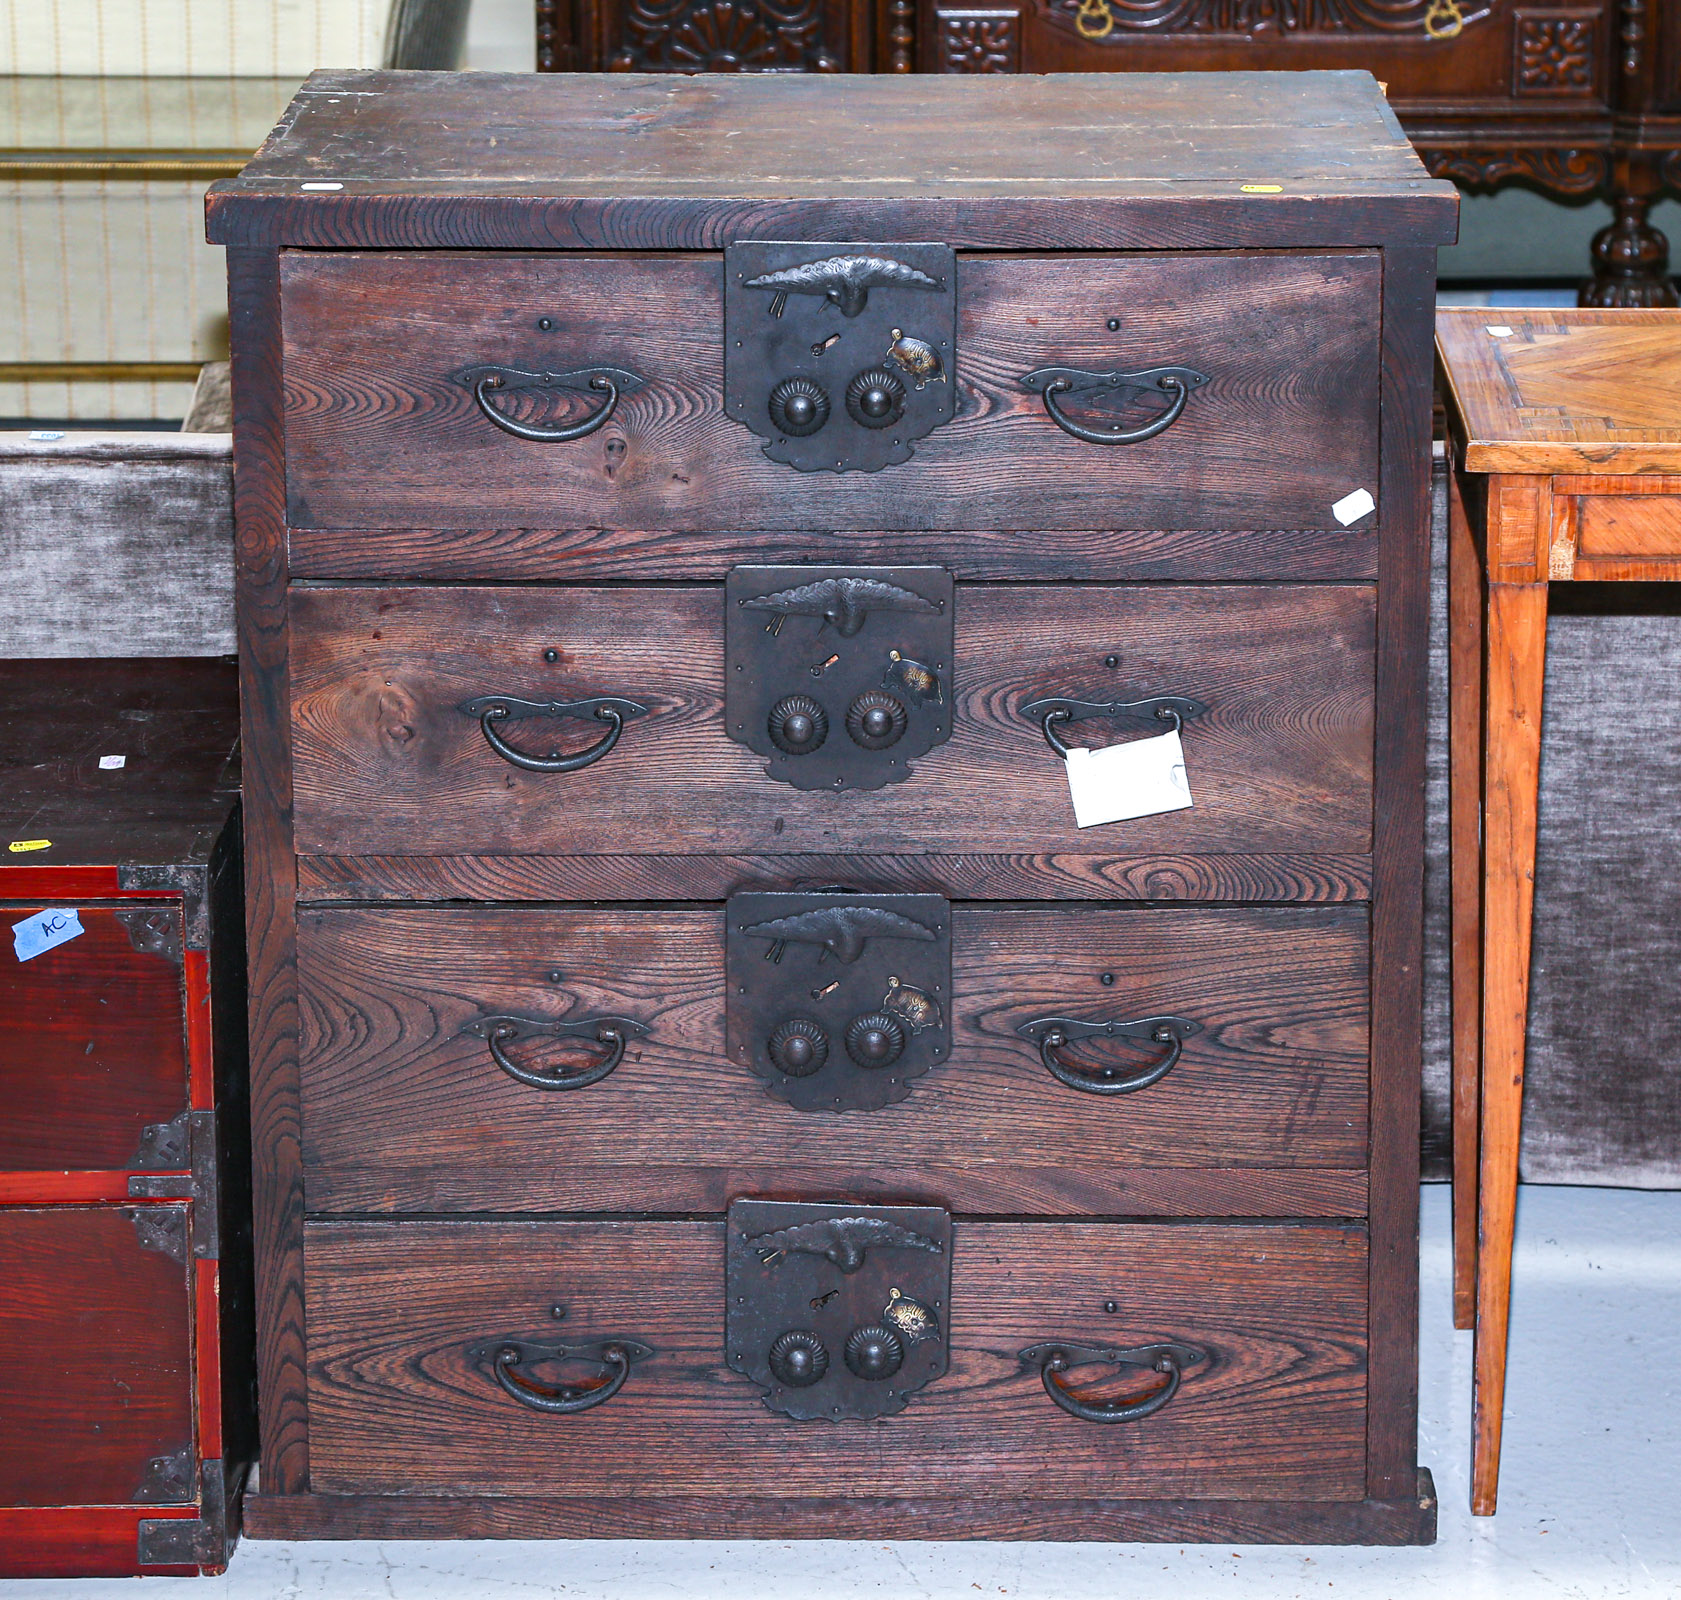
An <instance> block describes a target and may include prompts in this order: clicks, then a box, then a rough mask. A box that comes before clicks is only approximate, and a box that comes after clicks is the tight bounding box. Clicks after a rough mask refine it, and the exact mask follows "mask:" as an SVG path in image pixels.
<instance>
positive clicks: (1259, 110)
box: [209, 73, 1455, 1543]
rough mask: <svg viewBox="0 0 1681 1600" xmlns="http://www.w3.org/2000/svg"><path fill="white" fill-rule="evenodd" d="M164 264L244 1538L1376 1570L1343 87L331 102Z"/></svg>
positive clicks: (1378, 614)
mask: <svg viewBox="0 0 1681 1600" xmlns="http://www.w3.org/2000/svg"><path fill="white" fill-rule="evenodd" d="M209 206H210V223H211V226H210V232H211V237H212V238H213V239H214V240H216V241H218V242H221V243H224V244H226V245H227V246H228V247H229V267H230V272H231V279H232V318H233V349H234V387H235V404H236V452H237V464H238V472H237V495H238V524H239V528H238V536H239V572H240V627H241V649H242V653H243V671H244V716H245V737H246V756H245V762H246V765H245V774H246V808H247V838H248V841H249V844H248V850H249V860H248V874H249V882H250V939H251V979H252V997H253V998H252V1019H253V1074H254V1077H253V1086H252V1087H253V1113H254V1136H255V1162H256V1191H257V1195H256V1238H257V1249H258V1290H259V1323H260V1330H259V1365H260V1376H261V1385H260V1386H261V1399H262V1460H261V1481H260V1492H258V1493H257V1494H256V1495H254V1496H253V1497H252V1498H251V1500H250V1502H249V1504H248V1507H247V1512H246V1525H247V1527H248V1529H249V1530H250V1531H251V1532H252V1533H254V1534H258V1535H264V1534H267V1535H271V1536H290V1535H323V1534H345V1535H357V1536H368V1537H381V1536H388V1535H411V1536H438V1535H448V1534H462V1535H491V1534H495V1535H512V1534H517V1535H573V1536H576V1535H603V1536H607V1535H616V1536H636V1535H653V1536H669V1535H719V1536H724V1535H728V1536H736V1537H739V1536H743V1535H760V1536H765V1537H774V1538H786V1537H796V1536H823V1537H848V1536H860V1537H871V1538H893V1537H910V1536H931V1537H942V1538H949V1537H956V1536H974V1537H1035V1538H1041V1537H1043V1538H1070V1539H1136V1538H1146V1539H1147V1538H1164V1539H1173V1540H1187V1539H1199V1538H1208V1539H1220V1540H1269V1539H1283V1540H1326V1541H1330V1540H1336V1541H1364V1542H1372V1543H1398V1542H1410V1541H1418V1540H1425V1539H1428V1538H1430V1537H1431V1536H1432V1532H1433V1528H1434V1500H1433V1495H1432V1493H1431V1490H1430V1486H1429V1479H1428V1477H1427V1475H1425V1474H1424V1473H1422V1472H1421V1471H1420V1470H1419V1468H1418V1465H1417V1461H1416V1448H1415V1393H1416V1383H1415V1319H1416V1249H1415V1239H1416V1206H1417V1188H1416V1182H1417V1147H1418V1109H1417V1090H1418V1081H1417V1080H1418V1068H1419V1060H1418V1056H1419V941H1420V929H1419V919H1420V876H1421V853H1422V839H1421V832H1422V777H1423V761H1424V752H1423V676H1424V652H1423V646H1424V632H1425V571H1426V561H1425V558H1426V545H1427V537H1428V536H1427V522H1426V486H1427V467H1428V452H1429V423H1430V394H1429V376H1430V327H1431V315H1432V289H1433V275H1434V262H1435V247H1436V246H1437V245H1438V244H1439V243H1441V242H1443V241H1445V240H1447V239H1449V238H1450V237H1451V236H1452V233H1453V229H1454V208H1455V201H1454V198H1453V194H1452V191H1451V190H1450V189H1449V188H1448V187H1447V186H1446V185H1445V184H1440V183H1436V182H1433V181H1431V180H1430V179H1429V178H1428V177H1427V176H1426V175H1425V173H1424V171H1423V169H1422V168H1421V167H1420V166H1419V164H1418V162H1417V160H1416V159H1415V158H1414V156H1413V155H1412V153H1411V151H1410V150H1409V149H1408V147H1407V145H1406V143H1405V141H1404V140H1403V139H1402V138H1401V137H1400V134H1399V132H1398V130H1397V128H1396V125H1395V123H1394V120H1393V118H1392V117H1391V116H1390V115H1389V114H1388V111H1387V109H1386V107H1385V106H1384V103H1383V101H1382V99H1381V97H1380V95H1379V93H1378V90H1377V87H1376V85H1375V84H1374V83H1373V82H1372V80H1371V79H1370V78H1369V77H1367V76H1366V75H1364V74H1361V73H1300V74H1287V75H1286V74H1280V75H1277V76H1271V75H1248V74H1234V75H1230V76H1199V77H1182V78H1181V77H1167V76H1164V77H1157V76H1150V75H1138V76H1130V75H1116V76H1106V77H1095V76H1094V77H1081V76H1065V77H1060V78H1016V79H974V80H963V79H954V80H943V81H930V80H926V79H924V80H893V79H884V78H877V79H828V80H824V79H788V78H781V79H777V78H757V79H748V78H710V79H698V78H697V79H672V78H646V77H635V76H615V77H600V78H596V77H588V76H580V77H574V78H535V77H530V78H498V77H486V76H482V75H477V74H468V75H460V76H450V75H428V74H417V73H410V74H381V73H367V74H358V73H318V74H317V75H316V76H315V77H313V78H312V79H311V80H310V81H309V83H308V84H307V85H306V86H305V87H304V89H303V90H302V91H301V93H300V94H299V96H298V98H297V100H296V102H295V103H294V104H293V106H292V108H291V109H290V110H289V111H288V113H287V115H286V118H285V120H284V121H283V122H282V124H281V125H280V127H279V128H278V129H277V130H276V132H275V134H274V136H273V137H272V138H271V139H270V141H269V142H268V144H267V145H265V146H264V148H263V150H262V152H261V153H260V154H259V155H258V157H257V158H256V159H255V160H254V161H253V162H252V164H251V165H250V166H249V167H247V168H246V170H245V173H244V175H243V176H242V177H240V178H239V179H237V180H234V181H231V182H228V183H223V184H219V185H217V186H216V187H215V189H214V190H213V191H212V193H211V197H210V201H209ZM1076 805H1078V815H1077V814H1076ZM1082 823H1084V824H1086V825H1084V826H1082V825H1080V824H1082Z"/></svg>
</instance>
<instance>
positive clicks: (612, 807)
mask: <svg viewBox="0 0 1681 1600" xmlns="http://www.w3.org/2000/svg"><path fill="white" fill-rule="evenodd" d="M721 602H722V595H721V591H720V590H718V589H716V588H712V587H689V588H657V587H648V588H636V589H610V590H589V589H550V590H531V589H449V590H442V591H438V590H418V589H384V590H364V589H348V588H333V589H297V590H294V592H293V595H292V608H291V623H292V649H293V660H292V683H293V700H292V713H293V716H292V726H293V738H294V744H295V751H294V761H295V791H294V804H295V826H296V830H297V847H298V849H299V851H300V852H301V853H303V854H324V855H354V854H359V853H363V852H366V853H369V854H375V855H386V854H392V853H401V854H416V855H428V854H443V855H466V854H501V853H511V854H519V853H525V852H531V853H535V854H570V853H578V854H611V853H614V852H622V851H635V852H641V851H649V852H663V853H665V854H667V855H678V856H680V855H684V854H687V853H689V852H696V853H701V854H706V853H713V852H725V853H735V852H740V853H772V854H781V853H784V852H789V853H795V854H799V853H827V852H830V851H834V850H837V849H838V848H839V847H840V846H842V845H843V844H844V846H845V847H846V848H847V849H849V850H850V851H854V852H857V853H859V854H882V855H896V854H905V853H915V852H918V851H921V850H929V849H935V850H938V849H945V850H953V849H961V850H963V851H973V852H990V851H1015V850H1019V849H1020V848H1021V846H1022V845H1023V844H1024V843H1026V842H1031V843H1032V844H1033V845H1034V846H1035V847H1036V848H1040V849H1047V850H1056V851H1065V852H1068V853H1070V854H1076V855H1083V854H1088V853H1097V852H1112V851H1114V850H1115V849H1116V848H1117V846H1118V845H1120V843H1121V841H1122V840H1124V841H1125V843H1126V848H1127V850H1128V852H1129V853H1131V852H1133V851H1137V852H1138V853H1140V854H1142V853H1145V852H1149V851H1163V852H1165V853H1168V854H1173V855H1177V854H1186V853H1192V854H1194V853H1198V852H1219V851H1225V850H1232V851H1238V852H1244V851H1259V852H1271V851H1280V852H1292V851H1309V852H1313V851H1326V852H1351V853H1360V852H1364V851H1365V850H1367V849H1368V848H1369V847H1370V838H1371V772H1372V715H1373V713H1372V651H1373V593H1372V591H1371V590H1369V589H1364V588H1356V587H1348V588H1344V587H1334V586H1326V587H1320V588H1311V589H1283V588H1278V589H1246V588H1242V587H1237V586H1232V587H1229V588H1219V589H1193V588H1184V589H1167V588H1161V589H1155V588H1150V589H1105V588H1099V587H1078V588H1066V589H1055V588H1048V587H1047V588H1025V587H1024V588H1011V587H1004V586H999V587H988V588H976V587H971V588H968V589H965V590H963V591H961V592H960V593H959V596H958V600H957V607H956V609H957V618H956V658H955V662H954V680H955V702H956V716H955V722H954V729H953V733H952V737H951V739H950V741H949V742H948V743H946V744H944V745H942V746H939V747H937V748H936V749H934V750H933V751H932V752H931V753H930V754H928V755H927V756H924V757H920V758H918V759H917V761H916V763H915V770H914V772H913V773H912V775H911V776H910V777H909V778H908V779H906V780H905V781H903V782H900V783H897V784H891V785H889V786H888V787H887V788H885V789H881V790H876V791H872V792H848V793H843V794H838V795H837V794H829V793H814V792H810V791H800V790H795V789H793V788H791V787H789V786H788V785H786V784H783V783H778V782H775V781H773V780H770V779H768V778H766V776H765V775H764V762H763V760H762V759H761V758H759V757H756V756H754V755H753V754H752V753H751V752H750V751H748V750H747V749H746V747H745V746H742V745H739V744H735V743H733V742H732V741H730V740H729V739H728V738H727V737H726V735H725V732H724V728H723V726H722V712H723V676H724V661H723V646H722V632H723V630H722V625H721V624H722V618H721V616H720V614H719V613H720V609H721ZM803 620H804V619H802V621H803ZM545 650H552V651H555V652H556V653H557V655H558V657H559V659H558V660H557V661H556V662H555V663H552V664H550V663H547V662H545V660H544V652H545ZM1106 652H1109V653H1113V654H1114V655H1115V658H1116V660H1117V663H1118V666H1117V668H1116V669H1115V670H1113V671H1110V670H1107V669H1106V668H1105V665H1104V662H1105V654H1106ZM791 687H792V686H791ZM563 690H564V692H565V694H566V695H568V696H573V695H578V694H585V693H589V694H604V693H611V694H622V695H629V696H631V697H632V698H634V699H637V700H639V701H641V702H642V703H644V704H647V705H649V706H651V707H652V708H653V714H652V715H650V716H648V717H645V718H639V719H637V720H636V721H634V722H632V723H630V724H629V725H628V726H627V729H626V732H625V735H624V737H623V738H622V739H621V740H620V742H619V745H618V747H617V749H616V750H615V751H614V752H613V754H612V755H611V756H609V757H608V758H607V759H605V760H603V761H600V762H598V763H596V764H595V765H593V766H591V767H588V768H586V769H585V770H583V771H581V772H575V773H567V774H559V775H555V774H533V773H526V772H522V771H518V770H516V769H515V768H513V767H512V766H510V765H509V764H508V763H506V762H505V761H503V760H502V759H501V758H500V757H498V756H497V755H496V754H495V753H494V752H493V751H491V750H490V749H489V748H488V746H487V745H486V743H485V741H484V739H483V737H482V736H481V734H480V731H479V728H478V725H477V722H476V720H475V719H473V718H470V717H467V716H464V715H462V714H461V713H460V712H459V711H458V710H457V709H456V708H457V707H458V706H459V705H460V704H461V703H462V702H463V701H465V700H467V699H469V698H470V697H472V696H475V695H482V694H493V693H505V694H521V695H540V696H542V697H548V696H550V695H558V694H560V693H561V692H562V691H563ZM1053 693H1061V694H1072V693H1090V694H1092V695H1094V696H1097V697H1099V698H1102V699H1105V700H1107V699H1112V698H1117V697H1122V696H1124V697H1126V698H1132V697H1134V696H1141V695H1150V694H1170V693H1171V694H1189V695H1194V696H1195V697H1197V698H1198V699H1200V700H1202V701H1204V702H1206V703H1207V704H1208V705H1209V706H1211V707H1212V710H1211V711H1210V712H1209V713H1208V714H1207V715H1206V716H1204V717H1201V718H1199V719H1198V720H1197V721H1196V722H1194V723H1192V724H1191V725H1190V727H1189V728H1188V730H1187V732H1186V735H1185V750H1186V759H1187V764H1188V768H1189V775H1190V784H1191V792H1192V794H1193V796H1194V797H1195V798H1196V804H1195V805H1194V806H1193V807H1192V808H1191V809H1189V810H1182V811H1177V812H1174V813H1171V814H1170V815H1168V816H1165V817H1154V818H1146V819H1141V820H1138V821H1135V822H1130V823H1122V824H1118V825H1114V826H1110V827H1103V828H1092V829H1086V830H1083V831H1082V830H1079V829H1077V828H1075V827H1074V825H1073V817H1072V808H1071V807H1070V805H1069V800H1068V790H1067V782H1066V778H1065V775H1064V770H1063V767H1062V765H1061V763H1060V762H1059V761H1058V760H1057V759H1056V757H1055V756H1054V755H1052V754H1051V753H1050V752H1049V751H1048V750H1047V749H1046V747H1045V743H1044V740H1043V738H1042V737H1041V736H1040V730H1039V728H1038V726H1037V724H1035V723H1032V722H1029V721H1027V720H1026V719H1024V718H1023V717H1021V716H1020V715H1019V714H1018V713H1017V710H1016V707H1018V706H1019V705H1021V704H1023V703H1025V702H1027V701H1029V700H1031V699H1033V698H1034V697H1036V696H1039V695H1045V694H1053ZM832 720H833V718H832ZM573 726H574V727H575V726H576V725H573ZM1088 726H1090V727H1091V730H1092V731H1091V735H1090V736H1091V737H1092V738H1093V740H1094V742H1097V741H1105V740H1106V738H1107V737H1110V736H1111V735H1106V734H1105V733H1104V732H1102V731H1100V730H1099V729H1098V728H1097V727H1096V726H1095V725H1088ZM528 737H529V736H528ZM567 737H576V735H575V734H571V735H567Z"/></svg>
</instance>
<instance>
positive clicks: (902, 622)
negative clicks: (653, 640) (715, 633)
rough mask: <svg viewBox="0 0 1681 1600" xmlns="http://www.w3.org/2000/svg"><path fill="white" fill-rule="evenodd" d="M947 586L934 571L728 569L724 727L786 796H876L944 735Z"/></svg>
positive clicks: (947, 720)
mask: <svg viewBox="0 0 1681 1600" xmlns="http://www.w3.org/2000/svg"><path fill="white" fill-rule="evenodd" d="M955 605H956V589H955V587H954V585H953V583H952V579H951V574H950V573H949V572H947V571H945V569H944V568H942V567H815V566H813V567H737V568H735V569H734V571H732V572H731V573H730V576H729V581H728V582H727V583H726V584H725V589H724V611H725V616H724V650H725V656H726V661H725V668H724V726H725V728H726V730H727V731H728V733H729V736H730V737H731V738H732V739H734V740H735V741H736V742H737V743H738V744H744V745H746V746H747V747H748V749H750V750H755V751H757V752H758V753H759V754H760V755H762V756H764V757H766V758H767V765H766V767H765V772H766V773H767V774H768V775H769V776H770V777H772V778H775V779H777V780H778V781H779V782H782V783H789V784H792V785H793V786H794V787H795V788H796V789H830V790H844V789H879V788H881V787H883V785H885V784H889V783H898V782H899V781H901V780H902V779H904V778H907V777H909V776H910V774H911V770H912V768H911V763H912V761H913V760H914V759H915V758H916V757H917V756H920V755H925V754H926V753H927V752H928V751H929V750H931V749H933V747H934V746H935V745H937V744H943V743H944V742H945V740H946V739H947V738H949V737H950V734H951V726H952V714H953V706H954V696H953V695H952V694H951V693H950V682H951V668H952V642H953V611H954V609H955Z"/></svg>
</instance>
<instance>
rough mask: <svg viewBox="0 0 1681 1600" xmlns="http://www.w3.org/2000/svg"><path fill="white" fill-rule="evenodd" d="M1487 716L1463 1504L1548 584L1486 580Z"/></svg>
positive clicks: (1489, 1478) (1494, 1230)
mask: <svg viewBox="0 0 1681 1600" xmlns="http://www.w3.org/2000/svg"><path fill="white" fill-rule="evenodd" d="M1486 639H1487V644H1486V650H1485V662H1484V673H1485V679H1484V682H1485V688H1484V704H1485V715H1484V722H1483V763H1484V764H1483V905H1482V915H1483V941H1482V943H1483V948H1482V987H1483V1016H1482V1022H1483V1029H1482V1032H1483V1039H1482V1140H1481V1151H1480V1160H1479V1172H1478V1186H1477V1187H1478V1238H1477V1333H1476V1373H1475V1383H1474V1389H1473V1399H1472V1447H1471V1510H1472V1512H1473V1513H1474V1514H1476V1515H1477V1516H1490V1515H1492V1514H1493V1512H1494V1505H1495V1491H1496V1486H1497V1484H1498V1481H1499V1475H1500V1429H1501V1420H1502V1414H1503V1410H1504V1406H1505V1397H1506V1329H1507V1316H1508V1311H1509V1308H1510V1302H1511V1287H1512V1226H1513V1222H1514V1220H1515V1217H1516V1213H1517V1189H1518V1140H1519V1135H1520V1133H1521V1131H1522V1126H1523V1048H1524V1027H1525V1022H1526V1020H1527V1014H1528V1009H1529V943H1530V919H1531V913H1532V910H1533V905H1534V890H1535V812H1536V796H1537V788H1538V780H1539V777H1540V768H1541V685H1542V678H1543V674H1544V669H1545V666H1546V653H1547V586H1546V584H1545V583H1532V584H1504V583H1490V584H1489V586H1488V609H1487V635H1486Z"/></svg>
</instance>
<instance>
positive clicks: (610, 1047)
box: [463, 1017, 648, 1089]
mask: <svg viewBox="0 0 1681 1600" xmlns="http://www.w3.org/2000/svg"><path fill="white" fill-rule="evenodd" d="M647 1031H648V1029H647V1027H646V1026H645V1025H644V1024H642V1023H640V1022H635V1021H633V1020H632V1019H631V1018H629V1017H580V1018H578V1019H577V1020H575V1021H569V1020H562V1021H560V1022H538V1021H534V1020H532V1019H531V1018H530V1017H480V1018H479V1019H478V1020H477V1021H476V1022H472V1023H469V1024H468V1025H467V1027H466V1028H465V1029H464V1030H463V1032H465V1033H469V1034H472V1035H473V1036H474V1037H476V1038H480V1039H483V1040H484V1041H485V1043H486V1045H487V1046H488V1047H489V1049H490V1059H491V1060H492V1061H494V1062H495V1063H496V1065H497V1066H498V1067H500V1068H501V1069H502V1071H504V1072H505V1073H507V1075H508V1076H509V1077H510V1078H512V1079H513V1080H514V1081H515V1082H516V1083H523V1084H525V1085H526V1086H527V1087H528V1088H532V1089H587V1088H589V1086H590V1085H591V1084H594V1083H600V1082H601V1080H602V1079H603V1078H605V1077H606V1076H607V1075H608V1074H609V1073H610V1072H612V1071H613V1069H614V1068H615V1067H617V1066H618V1064H619V1063H620V1062H621V1061H623V1060H624V1058H625V1046H626V1045H627V1044H628V1043H629V1042H630V1040H631V1039H632V1038H634V1037H636V1036H637V1035H638V1034H644V1033H646V1032H647ZM536 1038H561V1039H589V1040H593V1041H594V1042H595V1043H597V1044H604V1045H606V1046H607V1053H606V1055H604V1056H603V1057H602V1058H601V1059H600V1060H599V1061H596V1062H593V1063H592V1064H591V1065H589V1066H588V1067H585V1068H584V1069H583V1070H582V1071H579V1072H568V1071H566V1070H565V1069H564V1068H556V1069H554V1070H551V1071H538V1070H536V1069H535V1068H532V1067H522V1066H521V1065H520V1064H519V1063H518V1062H517V1061H515V1060H514V1059H513V1058H512V1057H511V1056H510V1055H509V1054H508V1051H507V1046H508V1045H509V1044H511V1043H513V1042H514V1041H515V1040H517V1039H536Z"/></svg>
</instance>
